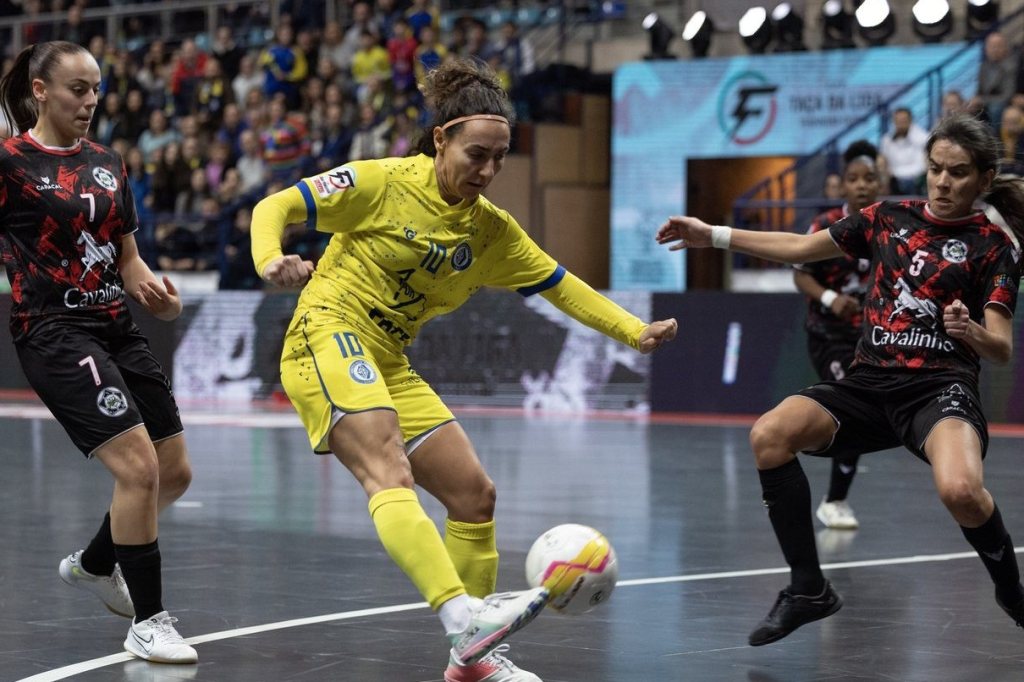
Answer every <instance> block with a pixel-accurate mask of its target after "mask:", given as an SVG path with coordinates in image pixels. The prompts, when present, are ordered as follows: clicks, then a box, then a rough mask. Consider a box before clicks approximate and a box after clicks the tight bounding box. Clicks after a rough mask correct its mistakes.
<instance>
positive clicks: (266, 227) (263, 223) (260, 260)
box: [250, 187, 306, 277]
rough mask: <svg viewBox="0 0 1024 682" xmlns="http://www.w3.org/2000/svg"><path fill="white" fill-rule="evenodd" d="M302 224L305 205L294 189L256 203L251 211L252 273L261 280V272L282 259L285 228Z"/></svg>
mask: <svg viewBox="0 0 1024 682" xmlns="http://www.w3.org/2000/svg"><path fill="white" fill-rule="evenodd" d="M304 220H306V203H305V200H303V198H302V193H301V192H299V190H298V188H296V187H289V188H288V189H284V190H281V191H280V192H277V193H275V194H271V195H270V196H269V197H265V198H263V199H261V200H260V202H259V203H258V204H256V207H255V208H254V209H253V210H252V230H251V235H250V237H251V240H252V260H253V263H254V264H255V265H256V272H257V273H259V275H260V276H261V277H262V276H263V269H264V268H266V267H267V265H268V264H269V263H270V261H272V260H274V259H275V258H280V257H281V256H283V255H284V253H283V252H282V251H281V237H282V236H283V235H284V228H285V226H286V225H291V224H292V223H301V222H303V221H304Z"/></svg>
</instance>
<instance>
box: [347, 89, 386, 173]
mask: <svg viewBox="0 0 1024 682" xmlns="http://www.w3.org/2000/svg"><path fill="white" fill-rule="evenodd" d="M387 130H388V122H387V121H383V122H382V121H380V120H379V119H378V116H377V112H376V111H375V110H374V108H373V107H372V106H371V105H369V104H366V103H364V104H361V105H360V106H359V127H358V128H357V129H356V132H355V135H353V136H352V146H351V147H350V148H349V161H358V160H360V159H378V158H382V157H384V156H386V155H387V152H388V139H387V137H386V134H387Z"/></svg>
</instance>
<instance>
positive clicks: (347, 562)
mask: <svg viewBox="0 0 1024 682" xmlns="http://www.w3.org/2000/svg"><path fill="white" fill-rule="evenodd" d="M3 414H13V412H10V411H8V412H5V413H3ZM20 414H22V415H23V416H28V417H31V416H32V414H34V413H32V412H22V413H20ZM219 417H220V418H219V419H218V420H217V422H218V423H215V424H211V423H208V422H210V421H211V420H210V419H202V418H198V416H197V418H195V419H189V420H187V421H186V424H187V435H188V441H189V446H190V449H191V454H192V458H193V462H194V471H195V478H194V483H193V485H192V488H191V489H190V490H189V492H188V493H187V495H186V496H185V497H184V498H183V499H182V501H181V503H180V504H178V505H176V506H175V507H173V508H171V509H169V510H168V511H167V512H166V513H165V515H164V517H162V520H161V535H160V542H161V550H162V553H163V557H164V567H165V572H164V591H165V604H166V605H167V607H168V608H169V609H170V610H171V612H172V614H173V615H175V616H177V617H178V618H179V619H180V622H179V623H178V626H179V629H180V631H181V632H182V633H183V634H184V635H185V636H186V637H187V638H189V639H190V641H192V642H193V643H195V645H196V647H197V650H198V651H199V656H200V663H199V665H198V666H188V667H181V666H166V665H163V666H161V665H155V664H149V663H145V662H142V661H138V660H132V659H130V658H129V657H128V655H127V654H124V653H123V652H122V649H121V642H122V641H123V639H124V636H125V633H126V630H127V622H126V621H124V620H123V619H120V618H117V617H115V616H112V615H109V614H107V612H106V611H105V610H103V609H102V608H101V607H100V605H99V603H98V602H97V601H96V600H95V599H94V598H93V597H91V596H90V595H88V594H86V593H84V592H80V591H77V590H74V589H72V588H69V587H66V586H65V585H63V584H62V583H61V582H60V580H59V579H58V577H57V570H56V569H57V564H58V562H59V561H60V559H61V557H62V556H64V555H65V554H67V553H69V552H71V551H73V550H75V549H77V548H79V547H80V546H82V544H83V543H84V542H85V541H86V540H87V539H88V538H89V537H90V536H91V534H92V532H93V531H94V528H95V526H96V524H97V523H98V521H99V519H100V517H101V516H102V514H103V511H104V507H105V505H106V503H107V502H108V500H109V495H110V485H111V484H110V480H109V477H108V476H107V474H106V472H105V471H103V469H102V467H101V466H100V465H99V464H98V463H96V462H86V461H84V459H83V458H81V457H80V456H79V455H78V454H77V453H76V452H75V451H74V450H73V448H72V446H71V445H70V443H69V442H68V439H67V437H66V436H65V434H64V433H63V431H62V430H61V429H60V428H59V427H58V426H57V425H56V423H55V422H53V421H51V420H49V419H45V418H13V417H10V416H8V417H0V429H2V431H0V432H2V433H3V438H2V440H0V480H2V481H3V483H2V488H0V491H2V495H0V518H2V519H3V523H2V524H0V545H2V546H3V547H4V551H3V553H2V554H0V563H2V567H3V568H2V572H0V680H2V681H7V680H20V679H23V678H31V679H33V680H39V681H42V680H61V679H74V680H85V681H93V680H125V681H132V682H141V681H150V680H207V681H216V682H233V681H236V680H237V681H242V680H245V681H246V682H252V681H254V680H255V681H258V682H264V681H265V682H277V681H281V680H298V681H302V682H307V681H308V682H316V681H319V680H353V681H357V682H377V681H380V682H384V681H386V682H423V681H427V680H431V681H437V680H441V679H442V673H443V669H444V665H445V662H446V646H445V644H444V641H443V638H442V636H441V629H440V625H439V623H438V621H437V619H436V617H435V616H434V615H433V614H432V613H431V612H430V611H429V610H428V609H427V608H426V607H425V606H424V605H422V604H421V598H420V596H419V594H418V593H417V592H416V591H415V590H414V589H413V588H412V586H411V585H410V584H409V582H408V581H407V580H406V579H405V577H404V576H403V575H402V574H401V573H400V572H399V571H398V570H397V569H396V568H395V567H394V566H393V565H392V564H391V562H390V561H389V560H388V558H387V556H386V555H385V553H384V551H383V550H382V548H381V547H380V545H379V543H378V542H377V540H376V536H375V534H374V532H373V527H372V525H371V523H370V521H369V519H368V518H367V514H366V501H365V499H364V497H363V495H362V493H361V491H360V490H359V489H358V488H357V486H356V484H355V483H354V482H353V480H352V479H351V477H350V476H349V475H348V473H347V472H345V471H344V470H343V469H342V467H341V466H340V465H339V464H338V463H337V462H335V461H334V460H333V458H327V457H315V456H313V455H312V454H310V453H309V452H308V449H307V446H306V443H305V436H304V434H303V433H302V432H301V431H300V430H299V429H297V428H295V426H294V424H293V423H292V422H291V421H289V419H280V418H279V417H275V419H276V420H277V421H274V422H252V421H249V422H248V423H262V424H263V426H261V427H259V428H257V427H253V426H246V425H245V424H246V423H247V422H246V420H242V419H234V420H233V419H232V418H230V417H225V416H224V415H219ZM461 421H462V423H463V424H464V426H465V428H466V429H467V431H468V432H469V434H470V436H471V437H472V438H473V440H474V443H475V444H476V447H477V449H478V451H479V452H480V455H481V458H482V460H483V461H484V464H485V466H486V467H487V469H488V471H489V473H490V474H491V476H492V478H494V480H495V481H496V483H497V485H498V490H499V497H498V521H499V526H498V528H499V549H500V550H501V571H502V572H501V574H500V576H499V587H500V588H502V589H520V588H523V587H525V578H524V575H523V562H524V559H525V553H526V550H527V549H528V548H529V546H530V543H531V542H532V541H533V539H534V538H535V537H536V536H537V535H538V534H540V533H541V532H542V531H543V530H545V529H546V528H548V527H550V526H553V525H556V524H558V523H564V522H570V521H571V522H577V523H584V524H588V525H591V526H594V527H596V528H599V529H601V530H602V531H604V532H605V533H606V534H607V536H608V537H609V538H610V539H611V541H612V542H613V544H614V545H615V547H616V549H617V551H618V555H619V561H620V569H621V579H622V582H621V583H620V586H619V587H618V588H617V589H616V591H615V594H614V596H613V597H612V599H611V600H610V602H609V603H607V604H605V605H603V606H601V607H600V608H598V609H597V610H595V611H592V612H591V613H589V614H586V615H584V616H580V617H577V618H568V617H564V616H559V615H557V614H553V613H551V614H543V615H542V616H541V617H540V618H538V619H537V621H535V622H534V623H533V624H532V625H531V626H530V627H529V628H527V629H525V630H523V631H522V632H521V633H518V634H517V635H515V636H514V637H513V638H512V640H510V642H511V644H512V649H511V652H510V655H511V657H512V658H513V659H514V660H515V661H516V662H517V663H518V664H519V665H520V666H521V667H523V668H526V669H529V670H532V671H534V672H536V673H537V674H538V675H539V676H540V677H542V678H543V679H544V680H546V681H547V682H569V681H574V682H582V681H586V682H634V681H636V682H648V681H653V680H692V681H696V682H718V681H722V682H735V681H736V680H748V681H754V680H756V681H758V682H795V681H796V682H804V681H812V680H829V681H836V680H900V681H921V682H924V681H929V682H931V681H936V680H944V681H948V680H980V679H989V680H999V681H1003V680H1017V679H1021V675H1022V672H1021V671H1022V670H1024V667H1022V665H1024V632H1022V631H1021V630H1020V629H1018V628H1016V627H1014V626H1013V623H1012V622H1010V621H1009V619H1007V617H1006V616H1005V615H1004V614H1003V613H1002V612H1001V611H1000V610H999V609H998V607H997V606H996V604H995V602H994V600H993V598H992V588H991V586H990V582H989V579H988V576H987V574H986V573H985V571H984V568H983V567H982V565H981V563H980V561H978V559H977V558H975V557H973V556H972V555H971V554H970V552H969V549H970V548H969V547H968V546H967V544H966V543H965V541H964V540H963V538H962V536H961V534H960V531H959V529H958V528H957V526H956V524H955V523H954V522H953V521H952V520H951V519H950V517H949V515H948V514H947V512H946V511H945V510H944V509H943V507H942V505H941V504H940V503H939V501H938V499H937V497H936V495H935V493H934V491H933V488H932V480H931V474H930V471H929V470H928V468H927V466H925V465H924V464H922V463H921V462H920V461H918V460H917V459H915V458H914V457H913V456H911V455H909V454H908V453H906V452H905V451H901V450H900V451H896V450H894V451H889V452H885V453H879V454H875V455H870V456H867V457H865V458H863V459H862V460H861V472H860V474H859V475H858V477H857V479H856V481H855V483H854V487H853V491H852V494H851V503H852V505H853V506H854V509H855V510H856V512H857V514H858V517H859V519H860V522H861V528H860V530H859V531H856V532H830V531H825V530H822V531H820V532H819V535H818V541H819V550H820V553H821V556H822V560H823V561H824V562H826V563H828V564H830V565H831V566H832V568H830V569H829V570H828V575H829V577H830V578H831V580H832V581H833V583H834V584H835V585H836V587H837V588H838V589H839V591H840V592H841V593H842V594H843V596H844V598H845V602H846V604H845V606H844V607H843V609H842V611H840V612H839V613H838V614H836V615H835V616H834V617H832V618H829V619H827V620H825V621H822V622H820V623H816V624H812V625H809V626H807V627H805V628H802V629H801V630H798V631H797V632H796V633H794V634H793V635H791V636H790V637H788V638H787V639H785V640H783V641H781V642H779V643H777V644H773V645H770V646H767V647H763V648H757V649H754V648H751V647H748V646H747V645H746V637H747V634H748V632H749V630H750V629H751V628H752V627H753V625H754V624H755V623H756V622H757V621H758V620H759V619H760V618H761V617H762V616H763V615H764V614H765V613H766V612H767V610H768V608H769V607H770V606H771V604H772V601H773V600H774V597H775V594H776V592H777V590H779V589H780V588H781V587H783V586H784V585H785V584H786V582H787V580H788V578H787V575H786V571H784V570H783V566H784V562H783V560H782V557H781V554H780V552H779V550H778V548H777V546H776V543H775V540H774V537H773V536H772V533H771V530H770V527H769V525H768V520H767V518H766V515H765V513H764V509H763V506H762V504H761V502H760V492H759V486H758V483H757V476H756V473H755V471H754V468H753V465H752V461H751V457H750V454H749V452H748V446H747V428H745V427H744V426H735V425H734V426H708V425H704V426H701V425H693V424H686V425H683V424H675V423H661V422H658V421H657V420H655V421H652V422H648V421H631V420H593V419H591V420H587V419H582V418H579V419H577V418H563V417H552V418H546V419H545V418H523V417H521V416H509V415H498V416H493V415H492V416H486V415H478V414H472V415H463V416H462V417H461ZM204 422H205V423H204ZM1020 446H1021V442H1020V441H1019V440H1014V439H1010V438H1000V437H994V438H993V440H992V445H991V450H990V452H989V456H988V459H987V461H986V469H987V483H988V487H989V489H990V490H991V491H992V493H993V494H994V496H995V497H996V499H997V501H998V502H999V505H1000V508H1001V509H1002V513H1003V516H1004V518H1005V519H1006V521H1007V524H1008V526H1009V527H1010V530H1011V533H1013V532H1016V537H1017V539H1018V541H1019V542H1022V544H1024V496H1021V495H1020V494H1019V491H1020V490H1021V489H1022V487H1024V486H1022V480H1021V479H1022V477H1024V469H1022V468H1021V467H1020V466H1019V464H1018V457H1019V452H1020ZM802 461H803V464H804V468H805V470H806V471H807V472H808V475H809V477H810V479H811V484H812V488H813V491H814V495H815V497H816V498H817V496H819V495H821V494H822V493H823V492H824V486H825V484H826V480H827V472H828V467H827V462H824V461H818V460H813V459H808V458H804V459H803V460H802ZM423 497H424V499H428V498H427V497H426V495H425V494H424V495H423ZM428 511H429V512H430V513H431V514H432V516H433V517H434V518H435V519H436V520H438V521H440V520H442V519H443V513H442V511H441V509H440V507H439V506H438V505H436V504H435V503H433V501H432V500H431V501H430V505H429V506H428ZM909 557H917V559H915V560H912V561H911V560H908V558H909ZM772 569H775V570H772Z"/></svg>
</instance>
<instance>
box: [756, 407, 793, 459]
mask: <svg viewBox="0 0 1024 682" xmlns="http://www.w3.org/2000/svg"><path fill="white" fill-rule="evenodd" d="M787 440H788V434H787V430H786V426H785V424H784V423H783V420H781V419H779V417H778V415H777V414H776V411H775V410H772V411H771V412H767V413H765V414H763V415H761V416H760V417H759V418H758V420H757V421H756V422H754V426H753V427H751V429H750V448H751V449H752V450H753V451H754V457H755V458H756V459H757V460H758V462H761V460H763V459H766V458H771V457H772V456H773V455H774V454H775V453H776V452H778V451H782V450H787V448H786V442H787Z"/></svg>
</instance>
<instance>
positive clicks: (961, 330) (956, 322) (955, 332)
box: [942, 299, 971, 339]
mask: <svg viewBox="0 0 1024 682" xmlns="http://www.w3.org/2000/svg"><path fill="white" fill-rule="evenodd" d="M942 324H943V326H945V328H946V333H947V334H949V335H950V336H951V337H953V338H954V339H966V338H967V337H968V336H970V334H971V311H969V310H968V309H967V306H965V305H964V304H963V302H962V301H961V300H960V299H957V300H955V301H953V302H952V303H951V304H949V305H947V306H946V307H945V308H944V309H943V311H942Z"/></svg>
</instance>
